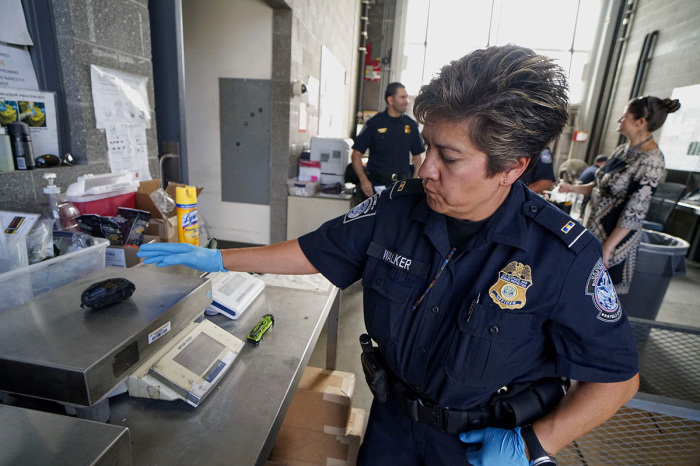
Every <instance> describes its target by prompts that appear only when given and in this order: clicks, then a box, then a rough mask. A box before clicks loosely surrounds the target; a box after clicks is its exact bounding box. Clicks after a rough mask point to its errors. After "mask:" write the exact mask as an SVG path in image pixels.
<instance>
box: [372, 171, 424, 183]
mask: <svg viewBox="0 0 700 466" xmlns="http://www.w3.org/2000/svg"><path fill="white" fill-rule="evenodd" d="M367 176H368V177H369V178H370V180H373V181H374V182H375V183H374V184H380V183H381V184H385V185H390V184H394V183H395V182H397V181H400V180H405V179H407V178H411V177H412V176H413V173H381V172H375V171H369V170H367Z"/></svg>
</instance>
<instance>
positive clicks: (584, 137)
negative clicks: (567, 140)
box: [574, 131, 588, 142]
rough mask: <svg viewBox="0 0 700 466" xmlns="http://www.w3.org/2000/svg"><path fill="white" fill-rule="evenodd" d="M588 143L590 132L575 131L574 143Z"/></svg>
mask: <svg viewBox="0 0 700 466" xmlns="http://www.w3.org/2000/svg"><path fill="white" fill-rule="evenodd" d="M585 141H588V131H574V142H585Z"/></svg>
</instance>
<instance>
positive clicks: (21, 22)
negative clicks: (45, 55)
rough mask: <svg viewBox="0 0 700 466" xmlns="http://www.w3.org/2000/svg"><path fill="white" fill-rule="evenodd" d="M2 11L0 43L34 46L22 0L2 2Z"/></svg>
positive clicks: (1, 0) (0, 2)
mask: <svg viewBox="0 0 700 466" xmlns="http://www.w3.org/2000/svg"><path fill="white" fill-rule="evenodd" d="M0 11H2V27H0V41H2V42H7V43H9V44H19V45H34V42H32V37H31V36H30V35H29V31H28V30H27V21H26V19H25V18H24V10H23V9H22V0H0Z"/></svg>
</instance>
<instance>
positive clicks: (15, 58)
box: [0, 43, 39, 90]
mask: <svg viewBox="0 0 700 466" xmlns="http://www.w3.org/2000/svg"><path fill="white" fill-rule="evenodd" d="M8 87H11V88H14V89H33V90H37V89H39V83H38V82H37V80H36V73H35V72H34V65H32V59H31V57H30V56H29V52H28V51H27V50H26V49H25V48H24V47H14V46H11V45H5V44H2V43H0V89H4V88H8Z"/></svg>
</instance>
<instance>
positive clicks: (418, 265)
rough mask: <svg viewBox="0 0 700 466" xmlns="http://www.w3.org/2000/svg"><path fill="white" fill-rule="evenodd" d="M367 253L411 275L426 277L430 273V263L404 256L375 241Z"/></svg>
mask: <svg viewBox="0 0 700 466" xmlns="http://www.w3.org/2000/svg"><path fill="white" fill-rule="evenodd" d="M367 255H368V256H370V257H374V258H375V259H379V260H380V261H382V262H384V263H387V264H389V265H391V266H393V267H396V268H397V269H401V270H405V271H406V272H408V273H410V274H411V275H415V276H417V277H420V278H425V277H426V276H427V275H428V270H429V268H430V267H429V265H428V264H426V263H425V262H419V261H417V260H414V259H411V258H409V257H406V256H403V255H401V254H399V253H397V252H394V251H391V250H389V249H387V248H385V247H384V246H382V245H380V244H377V243H375V242H372V243H370V245H369V247H368V248H367Z"/></svg>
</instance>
